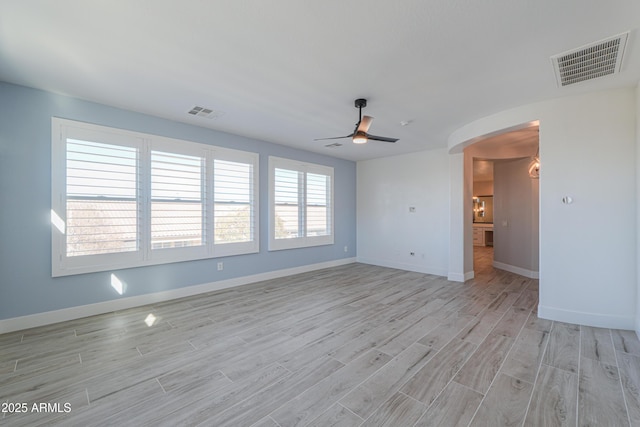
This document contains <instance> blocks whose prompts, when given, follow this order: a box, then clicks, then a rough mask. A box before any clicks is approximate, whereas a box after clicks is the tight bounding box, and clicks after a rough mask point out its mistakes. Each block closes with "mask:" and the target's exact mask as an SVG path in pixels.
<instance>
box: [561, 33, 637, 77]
mask: <svg viewBox="0 0 640 427" xmlns="http://www.w3.org/2000/svg"><path fill="white" fill-rule="evenodd" d="M628 35H629V33H628V32H627V33H623V34H619V35H617V36H614V37H610V38H608V39H605V40H601V41H598V42H595V43H592V44H590V45H587V46H583V47H580V48H578V49H574V50H571V51H568V52H564V53H560V54H557V55H554V56H552V57H551V61H552V62H553V66H554V70H555V72H556V79H557V83H558V86H559V87H562V86H567V85H570V84H574V83H579V82H583V81H585V80H591V79H596V78H598V77H603V76H608V75H611V74H616V73H618V72H620V67H621V65H622V57H623V54H624V48H625V46H626V43H627V37H628Z"/></svg>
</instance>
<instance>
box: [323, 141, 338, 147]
mask: <svg viewBox="0 0 640 427" xmlns="http://www.w3.org/2000/svg"><path fill="white" fill-rule="evenodd" d="M325 147H327V148H338V147H342V144H340V143H339V142H334V143H333V144H327V145H325Z"/></svg>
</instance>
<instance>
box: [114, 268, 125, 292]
mask: <svg viewBox="0 0 640 427" xmlns="http://www.w3.org/2000/svg"><path fill="white" fill-rule="evenodd" d="M111 287H112V288H113V289H115V290H116V292H117V293H118V294H120V295H124V293H125V291H126V290H127V284H126V283H124V282H123V281H122V280H120V279H118V276H116V275H115V274H113V273H111Z"/></svg>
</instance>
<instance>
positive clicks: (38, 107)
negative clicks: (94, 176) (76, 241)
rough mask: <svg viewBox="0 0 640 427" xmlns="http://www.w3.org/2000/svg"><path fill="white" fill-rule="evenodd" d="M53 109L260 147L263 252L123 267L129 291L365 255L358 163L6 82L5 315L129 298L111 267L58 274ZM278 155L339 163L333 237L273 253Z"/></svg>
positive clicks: (2, 121)
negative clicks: (272, 199)
mask: <svg viewBox="0 0 640 427" xmlns="http://www.w3.org/2000/svg"><path fill="white" fill-rule="evenodd" d="M52 116H55V117H61V118H66V119H71V120H78V121H84V122H89V123H94V124H98V125H104V126H112V127H116V128H121V129H128V130H132V131H138V132H146V133H150V134H155V135H162V136H166V137H171V138H178V139H184V140H189V141H194V142H200V143H205V144H211V145H217V146H221V147H228V148H235V149H239V150H246V151H253V152H257V153H259V154H260V253H257V254H251V255H240V256H235V257H225V258H216V259H208V260H201V261H190V262H181V263H171V264H164V265H160V266H152V267H140V268H132V269H125V270H118V272H117V275H118V277H119V278H120V279H121V280H123V281H124V282H126V283H127V292H126V294H125V295H124V296H125V297H127V296H137V295H144V294H149V293H154V292H159V291H165V290H171V289H177V288H180V287H184V286H190V285H198V284H204V283H210V282H215V281H218V280H224V279H231V278H236V277H241V276H247V275H252V274H258V273H266V272H269V271H275V270H281V269H286V268H293V267H300V266H305V265H309V264H315V263H320V262H327V261H334V260H339V259H342V258H351V257H355V255H356V252H355V250H356V164H355V163H354V162H351V161H347V160H341V159H336V158H333V157H329V156H323V155H320V154H316V153H310V152H306V151H302V150H296V149H293V148H290V147H286V146H282V145H278V144H272V143H269V142H265V141H259V140H255V139H250V138H245V137H241V136H237V135H231V134H227V133H223V132H216V131H213V130H210V129H205V128H200V127H197V126H192V125H187V124H183V123H177V122H173V121H169V120H164V119H160V118H157V117H152V116H148V115H144V114H140V113H135V112H131V111H126V110H121V109H117V108H112V107H107V106H105V105H100V104H95V103H91V102H86V101H82V100H78V99H73V98H68V97H65V96H60V95H55V94H52V93H48V92H43V91H39V90H34V89H30V88H25V87H22V86H16V85H11V84H7V83H2V82H0V320H2V319H9V318H13V317H18V316H25V315H29V314H35V313H42V312H46V311H51V310H58V309H64V308H69V307H75V306H80V305H86V304H92V303H98V302H104V301H109V300H113V299H117V298H121V297H120V296H119V295H118V294H117V293H116V292H115V291H114V289H113V288H112V287H111V286H110V275H111V273H112V272H111V271H106V272H101V273H91V274H81V275H76V276H68V277H58V278H52V277H51V222H50V211H51V117H52ZM269 155H274V156H279V157H286V158H290V159H296V160H301V161H306V162H312V163H318V164H323V165H327V166H332V167H334V168H335V169H334V172H335V186H334V187H335V244H334V245H329V246H319V247H313V248H304V249H293V250H285V251H276V252H269V251H267V242H268V236H267V232H268V221H267V215H268V205H267V201H268V190H267V184H268V169H267V160H268V156H269ZM344 246H347V247H348V252H346V253H345V252H344ZM218 261H224V270H223V271H217V269H216V264H217V262H218Z"/></svg>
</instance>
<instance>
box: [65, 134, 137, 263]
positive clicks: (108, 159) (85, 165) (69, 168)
mask: <svg viewBox="0 0 640 427" xmlns="http://www.w3.org/2000/svg"><path fill="white" fill-rule="evenodd" d="M138 156H139V153H138V149H137V148H133V147H127V146H121V145H115V144H105V143H101V142H95V141H84V140H79V139H72V138H67V140H66V216H67V223H66V256H68V257H76V256H82V255H99V254H109V253H119V252H131V251H136V250H138V247H139V241H140V237H139V233H138V221H139V207H138V193H137V184H138Z"/></svg>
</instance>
